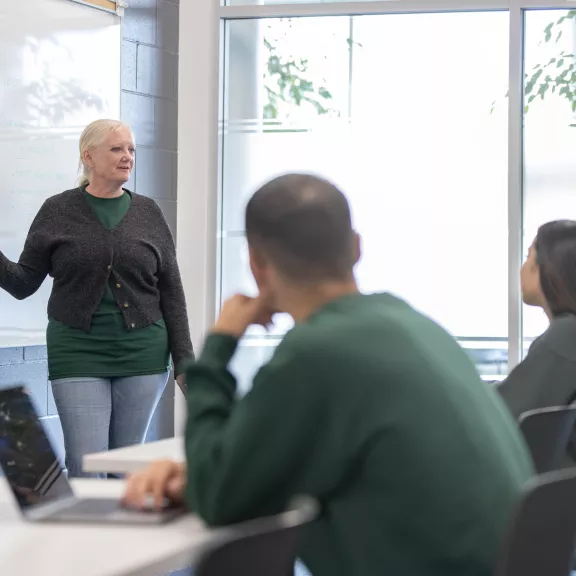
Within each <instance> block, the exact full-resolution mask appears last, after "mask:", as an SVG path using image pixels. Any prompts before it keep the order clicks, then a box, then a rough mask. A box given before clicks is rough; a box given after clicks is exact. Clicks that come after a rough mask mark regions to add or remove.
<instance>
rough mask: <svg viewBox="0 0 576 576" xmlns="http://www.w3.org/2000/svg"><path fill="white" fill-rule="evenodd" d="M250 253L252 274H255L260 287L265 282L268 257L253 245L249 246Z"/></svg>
mask: <svg viewBox="0 0 576 576" xmlns="http://www.w3.org/2000/svg"><path fill="white" fill-rule="evenodd" d="M248 253H249V257H250V270H251V271H252V276H254V280H255V281H256V285H257V286H258V288H260V286H262V284H265V276H266V268H267V266H266V259H265V258H264V255H263V254H262V253H261V252H260V251H259V250H257V249H256V248H254V247H253V246H248Z"/></svg>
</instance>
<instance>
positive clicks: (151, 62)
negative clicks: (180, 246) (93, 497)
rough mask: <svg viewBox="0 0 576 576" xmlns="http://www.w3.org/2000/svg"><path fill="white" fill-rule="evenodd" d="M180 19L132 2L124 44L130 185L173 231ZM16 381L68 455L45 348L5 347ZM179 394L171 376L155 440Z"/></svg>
mask: <svg viewBox="0 0 576 576" xmlns="http://www.w3.org/2000/svg"><path fill="white" fill-rule="evenodd" d="M86 9H87V10H89V9H90V8H86ZM178 17H179V0H130V7H129V8H128V9H127V10H126V12H125V18H124V22H123V42H122V119H123V120H124V121H125V122H127V123H129V124H131V125H132V127H133V129H134V133H135V136H136V142H137V153H136V168H135V171H134V174H133V177H132V181H131V182H130V183H129V184H128V187H129V188H131V189H132V190H134V191H135V192H138V193H139V194H144V195H146V196H150V197H152V198H154V199H155V200H156V201H157V202H158V204H159V205H160V207H161V208H162V210H163V212H164V215H165V217H166V219H167V221H168V224H169V225H170V227H171V229H172V232H173V234H174V235H176V210H177V193H176V190H177V188H176V166H177V142H178V100H177V95H178V24H179V21H178ZM14 383H23V384H25V385H26V386H27V387H28V388H29V389H30V390H31V391H32V395H33V398H34V400H35V403H36V406H37V408H38V410H39V411H40V414H41V415H42V419H43V422H44V425H45V426H46V428H47V430H48V431H49V433H50V435H51V436H52V438H53V440H54V442H55V444H56V445H57V447H58V450H59V451H60V454H62V453H63V447H62V429H61V427H60V421H59V418H58V415H57V412H56V408H55V406H54V401H53V398H52V394H51V390H50V386H49V384H48V367H47V362H46V348H45V347H44V346H35V347H30V348H6V349H0V387H2V386H7V385H10V384H14ZM178 393H180V392H178ZM174 394H175V390H174V382H173V380H172V379H171V380H170V384H169V385H168V387H167V389H166V392H165V394H164V396H163V398H162V401H161V402H160V405H159V407H158V410H157V412H156V415H155V418H154V422H153V425H152V426H151V430H150V433H149V438H148V439H149V440H152V439H157V438H165V437H168V436H172V435H173V431H174Z"/></svg>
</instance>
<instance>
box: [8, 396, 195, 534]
mask: <svg viewBox="0 0 576 576" xmlns="http://www.w3.org/2000/svg"><path fill="white" fill-rule="evenodd" d="M0 466H1V468H2V470H3V471H4V474H5V476H6V480H7V482H8V484H9V485H10V489H11V490H12V493H13V494H14V497H15V499H16V502H17V503H18V506H19V507H20V510H21V512H22V514H23V516H24V518H25V519H27V520H30V521H33V522H110V523H120V524H147V525H149V524H163V523H165V522H168V521H170V520H172V519H174V518H176V517H177V516H179V515H181V514H183V513H184V509H183V508H182V507H177V508H176V507H171V506H170V504H169V503H168V502H166V507H165V508H164V509H163V510H161V511H156V510H152V508H151V509H150V510H144V511H142V510H133V509H128V508H125V507H123V506H122V505H121V503H120V501H119V500H117V499H104V498H79V497H78V496H75V495H74V491H73V490H72V486H71V485H70V483H69V482H68V478H67V477H66V473H65V471H64V470H63V468H62V466H61V464H60V462H59V461H58V457H57V456H56V453H55V451H54V448H53V447H52V444H51V442H50V440H49V438H48V436H47V435H46V431H45V430H44V427H43V426H42V423H41V422H40V419H39V418H38V414H37V413H36V410H35V409H34V405H33V403H32V399H31V398H30V396H29V395H28V394H27V392H26V389H25V388H24V387H23V386H17V387H13V388H7V389H6V388H5V389H2V390H0ZM103 482H105V480H103Z"/></svg>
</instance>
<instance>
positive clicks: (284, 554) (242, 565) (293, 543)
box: [194, 498, 318, 576]
mask: <svg viewBox="0 0 576 576" xmlns="http://www.w3.org/2000/svg"><path fill="white" fill-rule="evenodd" d="M317 515H318V504H317V503H316V501H315V500H313V499H311V498H298V499H296V500H295V501H294V504H293V505H291V506H290V508H289V510H287V511H286V512H284V513H282V514H279V515H277V516H270V517H268V518H259V519H257V520H253V521H250V522H244V523H242V524H238V525H236V526H233V527H231V529H230V532H229V534H228V536H227V537H225V539H224V541H223V542H220V543H219V544H218V545H216V546H215V547H213V548H211V549H208V550H207V551H206V552H205V553H204V554H203V556H202V557H201V558H200V561H199V562H197V563H196V566H195V568H194V574H195V576H293V574H294V563H295V561H296V553H297V547H298V541H299V537H300V534H301V531H302V528H304V526H306V525H307V524H309V523H310V522H312V521H314V520H315V519H316V517H317Z"/></svg>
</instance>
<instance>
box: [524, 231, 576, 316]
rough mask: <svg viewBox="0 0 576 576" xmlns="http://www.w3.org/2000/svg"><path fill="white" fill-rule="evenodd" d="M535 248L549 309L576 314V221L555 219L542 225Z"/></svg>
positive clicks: (541, 282) (541, 284)
mask: <svg viewBox="0 0 576 576" xmlns="http://www.w3.org/2000/svg"><path fill="white" fill-rule="evenodd" d="M534 248H535V250H536V262H537V263H538V267H539V269H540V286H541V288H542V293H543V294H544V297H545V298H546V302H547V304H548V307H549V309H550V312H551V313H552V315H553V316H558V315H559V314H576V222H575V221H574V220H555V221H553V222H548V223H547V224H544V225H542V226H540V228H539V229H538V234H536V240H535V243H534Z"/></svg>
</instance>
